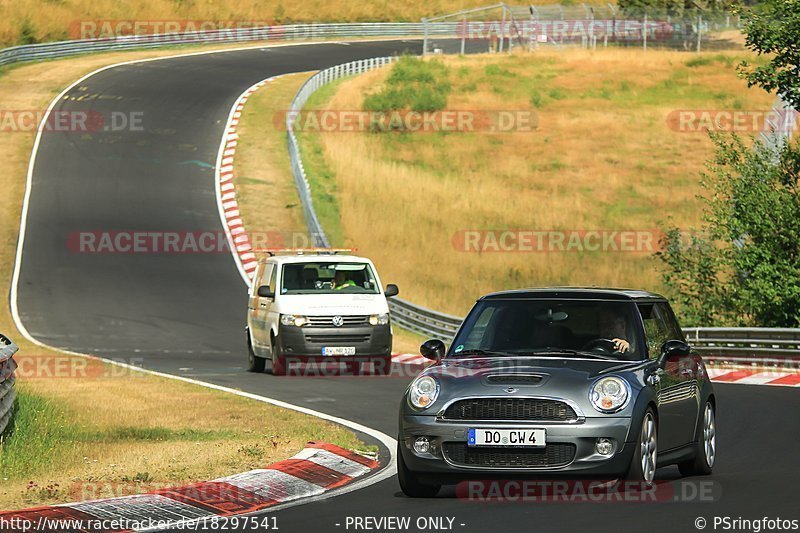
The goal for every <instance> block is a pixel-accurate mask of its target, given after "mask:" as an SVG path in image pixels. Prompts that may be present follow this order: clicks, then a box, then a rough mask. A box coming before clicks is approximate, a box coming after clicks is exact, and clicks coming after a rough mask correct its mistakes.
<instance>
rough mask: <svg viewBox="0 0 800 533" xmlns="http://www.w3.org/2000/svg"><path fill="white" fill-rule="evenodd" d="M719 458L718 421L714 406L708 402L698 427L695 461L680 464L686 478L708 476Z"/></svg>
mask: <svg viewBox="0 0 800 533" xmlns="http://www.w3.org/2000/svg"><path fill="white" fill-rule="evenodd" d="M716 458H717V421H716V417H715V416H714V405H713V404H712V403H711V402H709V401H707V402H706V405H705V407H704V408H703V414H702V416H701V417H700V420H699V424H698V427H697V444H696V445H695V454H694V459H692V460H691V461H686V462H683V463H680V464H678V470H680V471H681V474H683V475H684V476H707V475H708V474H710V473H711V470H712V469H713V468H714V461H715V460H716Z"/></svg>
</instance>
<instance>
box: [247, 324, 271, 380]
mask: <svg viewBox="0 0 800 533" xmlns="http://www.w3.org/2000/svg"><path fill="white" fill-rule="evenodd" d="M266 362H267V360H266V359H264V358H263V357H259V356H257V355H256V354H255V352H254V351H253V344H252V343H251V342H250V334H249V333H248V334H247V370H248V371H249V372H258V373H261V372H263V371H264V366H265V364H266Z"/></svg>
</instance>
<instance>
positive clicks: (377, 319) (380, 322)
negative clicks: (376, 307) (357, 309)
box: [369, 313, 389, 326]
mask: <svg viewBox="0 0 800 533" xmlns="http://www.w3.org/2000/svg"><path fill="white" fill-rule="evenodd" d="M388 323H389V313H381V314H379V315H369V325H370V326H385V325H386V324H388Z"/></svg>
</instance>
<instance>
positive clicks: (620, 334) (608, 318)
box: [598, 310, 631, 353]
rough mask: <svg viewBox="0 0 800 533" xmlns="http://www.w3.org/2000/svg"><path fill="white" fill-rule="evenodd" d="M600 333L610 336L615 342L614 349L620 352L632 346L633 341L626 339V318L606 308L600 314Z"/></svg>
mask: <svg viewBox="0 0 800 533" xmlns="http://www.w3.org/2000/svg"><path fill="white" fill-rule="evenodd" d="M598 326H599V328H600V334H601V335H603V336H604V337H608V338H609V339H611V341H612V342H613V343H614V349H615V350H616V351H618V352H619V353H625V352H627V351H628V350H630V348H631V343H630V342H628V341H627V340H625V336H626V334H625V329H626V328H625V318H624V317H622V316H619V315H617V314H615V313H613V312H612V311H610V310H605V311H603V312H602V313H601V314H600V318H599V321H598Z"/></svg>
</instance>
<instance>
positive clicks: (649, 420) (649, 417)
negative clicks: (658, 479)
mask: <svg viewBox="0 0 800 533" xmlns="http://www.w3.org/2000/svg"><path fill="white" fill-rule="evenodd" d="M635 446H636V447H635V448H634V450H633V458H632V459H631V466H630V468H628V474H627V476H626V479H629V480H632V481H641V482H644V483H645V484H646V485H650V484H651V483H653V478H655V475H656V457H657V454H658V428H657V427H656V417H655V415H654V414H653V410H652V409H650V408H648V409H647V411H645V413H644V418H642V427H641V428H640V430H639V438H638V439H637V441H636V444H635Z"/></svg>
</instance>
